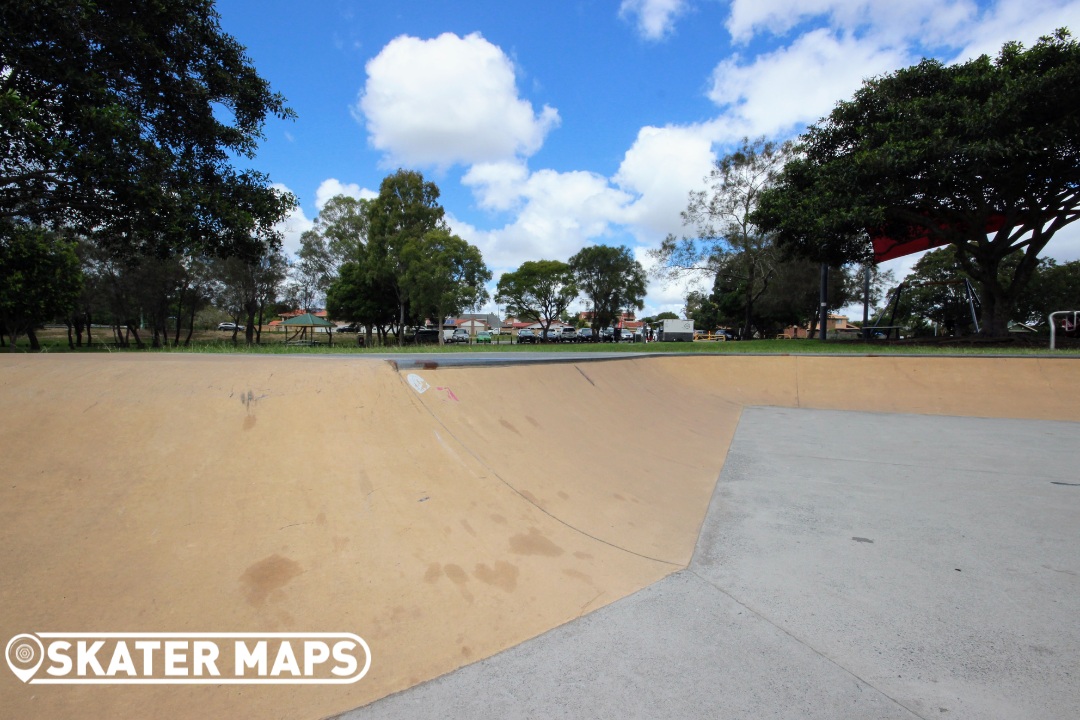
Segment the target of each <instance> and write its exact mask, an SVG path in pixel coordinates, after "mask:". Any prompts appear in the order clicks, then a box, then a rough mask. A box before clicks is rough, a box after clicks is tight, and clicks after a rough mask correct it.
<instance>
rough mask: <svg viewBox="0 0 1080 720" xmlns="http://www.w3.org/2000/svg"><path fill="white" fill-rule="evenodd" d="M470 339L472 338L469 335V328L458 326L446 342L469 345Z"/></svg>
mask: <svg viewBox="0 0 1080 720" xmlns="http://www.w3.org/2000/svg"><path fill="white" fill-rule="evenodd" d="M470 339H471V338H470V336H469V331H468V330H466V329H465V328H458V329H457V330H455V331H454V334H453V335H451V336H450V337H449V338H448V339H447V341H446V342H452V343H465V344H466V345H468V344H469V340H470Z"/></svg>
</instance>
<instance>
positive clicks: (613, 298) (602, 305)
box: [569, 245, 645, 331]
mask: <svg viewBox="0 0 1080 720" xmlns="http://www.w3.org/2000/svg"><path fill="white" fill-rule="evenodd" d="M569 265H570V267H571V269H573V271H574V277H575V278H576V279H577V285H578V288H579V289H580V291H581V292H582V293H584V295H585V297H586V298H588V300H589V303H590V304H591V305H592V309H593V325H592V327H593V330H594V331H597V330H599V329H600V328H603V327H608V326H609V325H611V324H612V323H613V322H614V321H615V320H616V319H617V318H618V317H619V316H620V315H621V314H622V312H623V311H624V310H630V309H632V308H639V309H640V308H642V307H644V306H645V302H644V301H645V270H644V269H643V268H642V267H641V263H639V262H638V261H637V260H635V259H634V255H633V253H631V252H630V248H628V247H626V246H620V247H611V246H609V245H590V246H589V247H586V248H582V249H581V250H580V251H579V252H578V253H577V254H576V255H574V256H573V257H572V258H570V262H569Z"/></svg>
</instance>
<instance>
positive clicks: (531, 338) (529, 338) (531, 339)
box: [517, 330, 540, 345]
mask: <svg viewBox="0 0 1080 720" xmlns="http://www.w3.org/2000/svg"><path fill="white" fill-rule="evenodd" d="M517 339H518V343H519V344H521V345H529V344H535V343H538V342H540V338H538V337H536V333H534V332H533V331H532V330H518V336H517Z"/></svg>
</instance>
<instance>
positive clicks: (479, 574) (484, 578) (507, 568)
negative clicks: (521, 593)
mask: <svg viewBox="0 0 1080 720" xmlns="http://www.w3.org/2000/svg"><path fill="white" fill-rule="evenodd" d="M473 577H475V578H476V579H477V580H479V581H480V582H483V583H487V584H488V585H494V586H495V587H497V588H499V589H500V590H505V591H506V592H508V593H510V592H514V588H516V587H517V579H518V567H517V565H514V564H512V563H508V562H506V561H505V560H498V561H496V562H495V567H493V568H491V567H488V566H487V565H485V564H483V563H481V564H478V565H477V566H476V569H475V570H473Z"/></svg>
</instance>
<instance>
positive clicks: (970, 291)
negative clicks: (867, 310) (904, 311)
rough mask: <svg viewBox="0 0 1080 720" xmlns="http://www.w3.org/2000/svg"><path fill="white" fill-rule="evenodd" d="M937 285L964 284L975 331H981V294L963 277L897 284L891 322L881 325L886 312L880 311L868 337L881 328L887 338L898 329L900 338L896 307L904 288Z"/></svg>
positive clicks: (892, 304) (890, 317) (892, 303)
mask: <svg viewBox="0 0 1080 720" xmlns="http://www.w3.org/2000/svg"><path fill="white" fill-rule="evenodd" d="M935 285H963V287H964V295H965V299H966V300H967V306H968V310H970V312H971V323H972V324H973V325H974V326H975V332H979V331H980V330H981V328H980V327H979V309H980V308H981V307H982V301H981V300H979V295H978V293H976V292H975V288H974V286H972V284H971V281H970V280H968V279H967V278H963V279H962V280H937V281H928V282H920V283H900V284H899V285H897V286H896V290H894V291H893V296H892V302H891V303H890V305H891V306H892V309H891V311H890V313H889V324H888V325H881V318H882V316H883V315H884V314H885V313H884V312H882V313H879V314H878V317H877V320H875V321H874V325H873V327H871V328H870V329H869V331H868V332H867V335H868V337H873V336H874V335H876V334H877V331H879V330H885V331H886V333H885V338H886V339H888V337H889V335H891V334H892V331H893V330H896V331H897V339H899V336H900V332H899V330H900V328H899V326H897V325H895V324H894V322H895V320H896V308H897V307H898V306H899V304H900V296H901V295H903V293H904V290H905V289H907V288H919V287H932V286H935Z"/></svg>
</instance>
